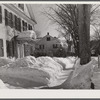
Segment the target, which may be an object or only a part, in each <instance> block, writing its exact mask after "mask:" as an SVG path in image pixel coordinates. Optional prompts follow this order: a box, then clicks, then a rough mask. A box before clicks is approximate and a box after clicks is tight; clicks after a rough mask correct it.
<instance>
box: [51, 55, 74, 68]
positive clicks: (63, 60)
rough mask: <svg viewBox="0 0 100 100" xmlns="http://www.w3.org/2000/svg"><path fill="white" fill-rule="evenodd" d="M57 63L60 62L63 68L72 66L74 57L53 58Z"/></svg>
mask: <svg viewBox="0 0 100 100" xmlns="http://www.w3.org/2000/svg"><path fill="white" fill-rule="evenodd" d="M53 59H54V60H55V61H56V62H57V63H59V64H61V65H62V66H63V69H68V68H73V66H74V62H75V59H76V58H75V57H67V58H57V57H54V58H53Z"/></svg>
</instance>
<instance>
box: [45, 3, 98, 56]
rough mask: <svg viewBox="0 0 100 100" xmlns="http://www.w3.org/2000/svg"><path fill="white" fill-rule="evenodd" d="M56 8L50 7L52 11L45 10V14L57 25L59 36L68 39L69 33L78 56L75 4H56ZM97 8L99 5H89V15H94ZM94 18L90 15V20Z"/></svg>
mask: <svg viewBox="0 0 100 100" xmlns="http://www.w3.org/2000/svg"><path fill="white" fill-rule="evenodd" d="M56 6H57V8H56V9H54V8H50V9H49V10H52V12H53V13H50V12H47V11H45V12H44V13H45V15H47V17H48V18H49V19H50V20H52V21H53V22H54V23H56V24H57V25H59V29H57V30H58V31H59V32H60V36H61V35H62V36H63V37H65V39H67V41H70V38H67V37H68V36H69V34H70V36H71V38H72V40H73V44H74V48H75V53H76V55H78V56H79V54H80V53H79V34H78V9H77V5H74V4H59V5H58V4H57V5H56ZM98 8H99V5H91V13H90V17H91V16H93V15H95V11H96V10H97V9H98ZM93 21H94V19H93V17H92V19H91V22H93Z"/></svg>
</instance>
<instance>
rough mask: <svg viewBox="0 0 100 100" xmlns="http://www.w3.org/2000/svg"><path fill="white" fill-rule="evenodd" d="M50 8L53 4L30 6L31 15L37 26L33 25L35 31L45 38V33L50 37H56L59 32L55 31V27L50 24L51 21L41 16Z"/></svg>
mask: <svg viewBox="0 0 100 100" xmlns="http://www.w3.org/2000/svg"><path fill="white" fill-rule="evenodd" d="M50 7H55V5H54V4H32V9H33V13H34V16H35V19H36V21H37V24H36V25H35V30H38V31H40V32H41V36H45V35H46V34H47V32H49V34H50V35H51V36H56V37H57V36H58V34H59V32H58V31H57V30H56V29H57V25H55V24H52V22H51V20H50V19H49V18H48V17H47V16H46V15H45V14H43V12H44V11H45V10H46V11H47V10H48V9H49V8H50Z"/></svg>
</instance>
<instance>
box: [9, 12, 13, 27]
mask: <svg viewBox="0 0 100 100" xmlns="http://www.w3.org/2000/svg"><path fill="white" fill-rule="evenodd" d="M10 26H11V28H13V14H12V13H10Z"/></svg>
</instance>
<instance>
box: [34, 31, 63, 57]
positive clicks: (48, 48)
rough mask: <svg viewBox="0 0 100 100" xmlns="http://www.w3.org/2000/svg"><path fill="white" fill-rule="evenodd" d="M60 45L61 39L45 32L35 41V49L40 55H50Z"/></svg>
mask: <svg viewBox="0 0 100 100" xmlns="http://www.w3.org/2000/svg"><path fill="white" fill-rule="evenodd" d="M60 47H62V43H61V41H60V40H59V39H58V38H57V37H52V36H50V35H49V33H47V35H46V36H44V37H43V38H41V39H39V40H38V41H37V42H36V47H35V49H36V52H37V53H38V54H40V55H47V56H52V55H53V54H54V53H56V51H57V50H58V48H60Z"/></svg>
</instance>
